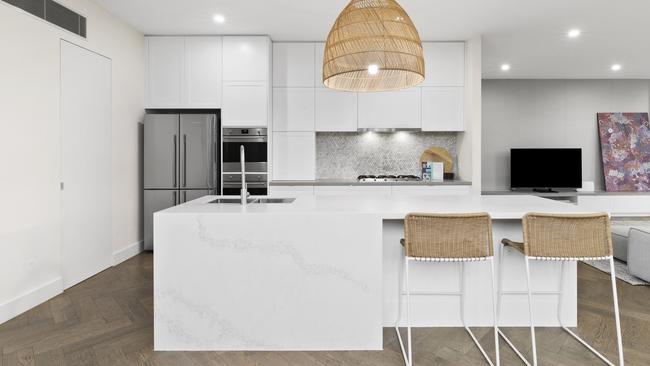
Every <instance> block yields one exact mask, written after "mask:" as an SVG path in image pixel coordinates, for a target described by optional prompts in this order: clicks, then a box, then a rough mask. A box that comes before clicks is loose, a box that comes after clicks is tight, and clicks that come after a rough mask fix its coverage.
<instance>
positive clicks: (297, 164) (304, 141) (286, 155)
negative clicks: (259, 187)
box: [273, 132, 316, 180]
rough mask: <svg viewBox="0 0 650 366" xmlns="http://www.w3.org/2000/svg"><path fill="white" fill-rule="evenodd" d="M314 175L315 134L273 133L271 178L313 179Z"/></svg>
mask: <svg viewBox="0 0 650 366" xmlns="http://www.w3.org/2000/svg"><path fill="white" fill-rule="evenodd" d="M315 176H316V134H315V133H314V132H274V133H273V179H274V180H314V179H315Z"/></svg>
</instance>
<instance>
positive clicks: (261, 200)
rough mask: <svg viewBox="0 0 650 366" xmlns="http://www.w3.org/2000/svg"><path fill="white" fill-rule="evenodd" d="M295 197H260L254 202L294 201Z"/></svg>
mask: <svg viewBox="0 0 650 366" xmlns="http://www.w3.org/2000/svg"><path fill="white" fill-rule="evenodd" d="M295 200H296V199H295V198H258V199H257V201H255V202H253V203H292V202H293V201H295Z"/></svg>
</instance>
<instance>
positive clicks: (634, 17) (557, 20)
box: [94, 0, 650, 79]
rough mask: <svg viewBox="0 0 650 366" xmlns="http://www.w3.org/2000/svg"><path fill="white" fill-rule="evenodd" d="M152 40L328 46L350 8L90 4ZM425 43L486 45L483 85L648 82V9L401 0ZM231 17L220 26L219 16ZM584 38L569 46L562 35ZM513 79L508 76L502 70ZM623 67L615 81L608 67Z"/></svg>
mask: <svg viewBox="0 0 650 366" xmlns="http://www.w3.org/2000/svg"><path fill="white" fill-rule="evenodd" d="M94 1H95V2H97V3H99V4H100V5H102V6H103V7H104V8H106V9H107V10H109V11H110V12H112V13H113V14H115V15H117V16H118V17H120V18H122V19H124V20H125V21H126V22H127V23H129V24H131V25H132V26H134V27H135V28H137V29H138V30H140V31H141V32H143V33H144V34H147V35H193V34H268V35H270V36H271V38H272V39H273V40H274V41H324V40H325V38H326V37H327V33H328V32H329V29H330V27H331V25H332V24H333V22H334V20H335V19H336V17H337V15H338V14H339V12H340V11H341V10H342V9H343V7H345V5H346V4H347V3H348V0H318V1H317V0H94ZM399 2H400V4H401V5H402V6H403V7H404V9H405V10H406V11H407V12H408V13H409V15H410V16H411V18H413V21H414V23H415V25H416V27H417V28H418V30H419V32H420V36H421V38H422V39H423V40H427V41H435V40H466V39H469V38H471V37H475V36H477V35H482V36H483V75H484V77H485V78H644V79H646V78H650V31H649V28H650V17H649V16H648V14H650V1H648V0H619V1H617V0H447V1H442V0H399ZM216 13H220V14H223V15H224V16H225V17H226V22H225V23H224V24H215V23H214V22H213V21H212V16H213V14H216ZM571 28H579V29H580V30H581V31H582V35H581V36H580V37H578V38H577V39H569V38H568V37H567V36H566V32H567V31H568V30H569V29H571ZM503 63H509V64H510V65H511V70H510V71H508V72H503V71H501V69H500V66H501V64H503ZM614 63H619V64H621V65H622V69H621V71H618V72H613V71H611V70H610V66H611V65H612V64H614Z"/></svg>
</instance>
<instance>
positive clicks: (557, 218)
mask: <svg viewBox="0 0 650 366" xmlns="http://www.w3.org/2000/svg"><path fill="white" fill-rule="evenodd" d="M523 226H524V251H525V253H526V255H527V256H531V257H546V258H603V257H609V256H611V255H612V235H611V228H610V223H609V215H607V214H606V213H595V214H541V213H528V214H526V215H525V216H524V219H523Z"/></svg>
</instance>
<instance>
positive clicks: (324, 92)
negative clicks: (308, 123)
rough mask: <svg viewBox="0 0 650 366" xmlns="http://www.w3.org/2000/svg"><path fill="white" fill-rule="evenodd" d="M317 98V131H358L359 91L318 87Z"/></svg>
mask: <svg viewBox="0 0 650 366" xmlns="http://www.w3.org/2000/svg"><path fill="white" fill-rule="evenodd" d="M315 99H316V100H315V104H316V107H315V126H316V131H318V132H356V131H357V93H348V92H342V91H338V90H332V89H327V88H316V95H315Z"/></svg>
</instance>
